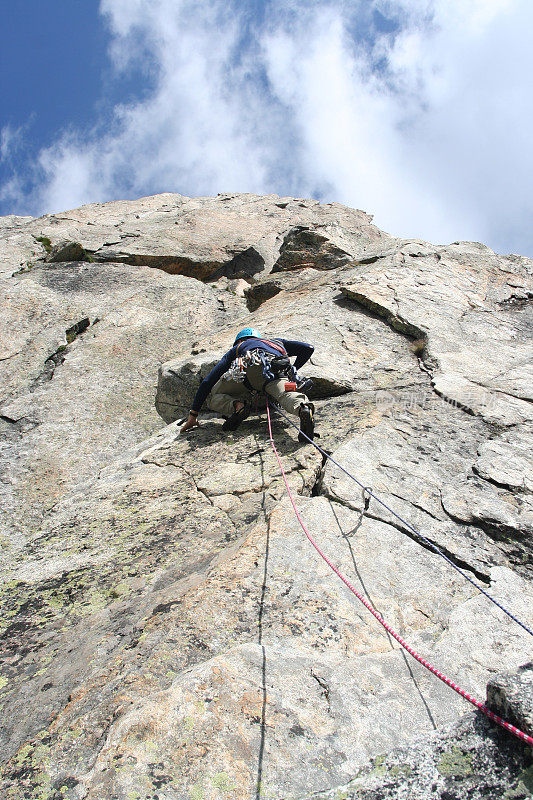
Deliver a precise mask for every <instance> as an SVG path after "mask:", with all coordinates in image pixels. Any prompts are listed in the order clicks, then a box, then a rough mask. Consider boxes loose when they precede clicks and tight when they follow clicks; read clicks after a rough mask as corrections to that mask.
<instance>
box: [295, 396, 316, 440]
mask: <svg viewBox="0 0 533 800" xmlns="http://www.w3.org/2000/svg"><path fill="white" fill-rule="evenodd" d="M314 411H315V407H314V405H313V404H312V403H302V405H301V406H300V411H299V416H300V433H299V434H298V441H299V442H307V441H309V439H312V438H313V436H314V433H315V415H314Z"/></svg>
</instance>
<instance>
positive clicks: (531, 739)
mask: <svg viewBox="0 0 533 800" xmlns="http://www.w3.org/2000/svg"><path fill="white" fill-rule="evenodd" d="M266 411H267V421H268V433H269V439H270V444H271V445H272V449H273V451H274V454H275V456H276V460H277V462H278V465H279V468H280V471H281V474H282V477H283V481H284V483H285V488H286V489H287V494H288V496H289V500H290V502H291V505H292V507H293V509H294V513H295V514H296V518H297V520H298V522H299V523H300V526H301V528H302V530H303V532H304V533H305V535H306V537H307V539H308V540H309V542H310V543H311V544H312V545H313V547H314V548H315V550H316V551H317V553H318V554H319V555H320V556H321V558H322V559H323V560H324V561H325V562H326V564H327V565H328V566H329V567H330V569H332V570H333V572H334V573H335V574H336V575H337V577H338V578H340V580H341V581H342V582H343V583H344V585H345V586H346V587H347V588H348V589H349V590H350V591H351V592H352V594H354V595H355V596H356V597H357V599H358V600H360V601H361V603H362V604H363V605H364V606H365V608H367V609H368V611H370V613H371V614H372V615H373V616H374V617H375V618H376V619H377V621H378V622H379V623H380V625H382V626H383V627H384V628H385V630H386V631H388V633H389V634H390V635H391V636H392V637H393V638H394V639H396V641H397V642H398V643H399V644H400V645H401V646H402V647H403V648H404V650H407V652H408V653H409V655H411V656H412V657H413V658H414V659H415V660H416V661H418V662H419V663H420V664H422V666H424V667H425V668H426V669H428V670H429V671H430V672H432V673H433V675H436V676H437V678H439V679H440V680H441V681H442V682H443V683H445V684H446V685H447V686H449V687H450V689H453V690H454V691H455V692H457V694H459V695H460V696H461V697H462V698H463V699H465V700H468V702H469V703H472V705H474V706H475V707H476V708H478V709H479V710H480V711H481V712H482V713H483V714H485V716H486V717H488V718H489V719H490V720H492V722H496V723H497V724H498V725H500V727H502V728H504V729H505V730H507V731H509V732H510V733H512V734H513V735H514V736H516V737H518V738H519V739H521V740H522V741H523V742H526V743H527V744H529V745H531V746H533V736H529V735H528V734H527V733H524V731H521V730H520V729H519V728H517V727H516V726H515V725H511V723H510V722H507V721H506V720H504V719H502V718H501V717H499V716H498V715H497V714H495V713H494V712H493V711H491V710H490V709H489V708H487V706H486V705H485V704H484V703H482V702H481V701H480V700H477V699H476V698H475V697H473V696H472V695H471V694H469V693H468V692H467V691H466V690H465V689H462V688H461V687H460V686H458V685H457V684H456V683H454V682H453V681H452V680H450V679H449V678H447V677H446V675H444V673H442V672H440V671H439V670H438V669H436V668H435V667H433V666H432V665H431V664H430V663H429V662H428V661H426V660H425V659H424V658H422V656H420V655H419V654H418V653H417V652H416V651H415V650H413V648H412V647H411V646H410V645H408V644H407V642H406V641H404V639H402V638H401V636H400V635H399V634H397V633H396V631H395V630H394V629H393V628H391V626H390V625H389V624H388V623H387V622H385V620H384V619H383V617H382V616H381V614H379V613H378V612H377V611H376V610H375V609H374V608H373V606H372V605H371V604H370V603H369V601H368V600H367V599H366V598H365V597H363V595H361V594H360V593H359V592H358V591H357V589H355V588H354V587H353V586H352V584H351V583H350V582H349V581H348V580H347V578H345V577H344V575H343V574H342V573H341V572H340V571H339V570H338V569H337V567H336V566H335V565H334V564H333V563H332V562H331V561H330V560H329V558H328V557H327V556H326V554H325V553H323V551H322V550H321V549H320V547H319V546H318V545H317V543H316V542H315V540H314V539H313V538H312V536H311V534H310V533H309V531H308V530H307V528H306V526H305V523H304V521H303V520H302V517H301V516H300V512H299V511H298V508H297V507H296V503H295V502H294V498H293V496H292V492H291V490H290V487H289V483H288V481H287V476H286V474H285V470H284V469H283V464H282V463H281V458H280V456H279V453H278V450H277V448H276V445H275V443H274V437H273V435H272V422H271V418H270V401H269V400H268V398H267V406H266ZM276 411H278V413H282V412H280V411H279V408H276ZM282 416H283V417H285V419H288V417H286V416H285V414H283V413H282ZM288 421H289V422H290V423H291V425H293V423H292V421H291V420H288ZM293 427H296V426H295V425H293ZM309 441H310V442H311V444H313V445H314V446H315V447H316V448H317V450H319V451H320V452H321V453H323V454H324V455H325V456H328V458H331V456H329V455H328V453H326V452H325V451H324V450H322V448H320V447H319V446H318V445H316V444H315V443H314V442H313V441H312V440H311V439H309ZM331 460H332V461H333V463H334V464H336V465H337V466H338V467H339V468H340V469H342V471H343V472H346V470H345V469H344V468H343V467H341V466H340V464H337V462H336V461H334V459H332V458H331ZM346 474H347V475H349V473H348V472H346ZM350 477H351V478H352V479H353V480H354V481H355V482H356V483H357V484H359V485H360V486H361V487H362V488H363V490H364V491H366V493H367V494H368V495H369V496H370V497H373V498H375V499H376V500H378V501H379V502H380V503H381V504H382V505H383V506H385V503H383V502H382V501H381V500H379V498H377V497H376V496H375V495H374V494H373V492H372V491H371V489H369V487H364V486H363V484H362V483H360V482H359V481H358V480H357V479H356V478H354V477H353V476H352V475H350ZM385 508H388V506H385ZM390 510H391V509H389V511H390ZM392 513H393V514H394V515H395V516H396V517H398V515H397V514H395V512H392ZM398 518H399V519H401V518H400V517H398ZM402 522H404V524H406V523H405V521H404V520H402ZM409 527H410V528H412V526H411V525H409ZM413 530H414V529H413ZM415 533H416V531H415ZM426 541H427V540H426ZM438 552H440V551H438ZM442 555H444V554H442ZM445 557H446V556H445ZM447 560H448V561H449V560H450V559H447ZM452 563H453V562H452ZM460 571H461V570H460ZM461 574H464V573H463V572H462V571H461ZM465 577H468V576H465ZM469 580H470V579H469ZM471 583H473V581H471ZM474 585H476V584H474ZM478 588H479V587H478ZM481 591H483V590H481ZM484 594H486V593H485V592H484ZM487 596H488V597H489V599H491V600H493V598H491V597H490V595H487ZM493 602H495V603H496V605H498V606H499V603H497V602H496V601H495V600H493ZM500 608H502V606H500ZM502 610H503V611H505V609H503V608H502ZM506 613H507V614H509V612H507V611H506ZM509 616H511V617H512V615H511V614H509ZM512 618H513V619H515V621H516V622H519V621H518V620H516V618H515V617H512ZM519 624H520V625H522V627H523V628H525V629H526V630H527V631H528V633H531V631H530V630H529V628H527V627H526V626H525V625H523V623H521V622H519Z"/></svg>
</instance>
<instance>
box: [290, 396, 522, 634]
mask: <svg viewBox="0 0 533 800" xmlns="http://www.w3.org/2000/svg"><path fill="white" fill-rule="evenodd" d="M276 412H277V413H278V414H280V415H281V416H282V417H284V419H286V420H287V422H288V423H289V425H292V427H293V428H296V430H298V431H299V433H300V434H301V435H302V436H304V437H305V438H306V439H307V441H308V442H309V444H312V445H313V447H316V449H317V450H318V451H319V452H320V453H322V455H323V456H324V457H325V458H328V459H329V460H330V461H331V462H332V464H335V466H336V467H338V468H339V469H340V470H341V471H342V472H344V474H345V475H347V476H348V478H350V479H351V480H352V481H354V482H355V483H356V484H357V485H358V486H359V487H360V488H361V489H364V490H365V491H366V493H367V495H368V496H369V497H371V498H372V499H373V500H376V501H377V502H378V503H379V504H380V505H381V506H383V508H386V509H387V511H389V512H390V513H391V514H392V515H393V516H394V517H396V519H397V520H399V521H400V522H402V523H403V524H404V525H405V527H406V528H409V530H410V531H412V532H413V533H414V534H415V535H416V537H417V539H420V541H422V542H424V544H427V546H428V547H429V548H430V549H431V550H433V552H434V553H437V555H439V556H441V557H442V558H443V559H444V560H445V561H447V562H448V564H450V566H452V567H453V568H454V570H456V571H457V572H458V573H459V574H460V575H462V576H463V578H466V580H467V581H468V582H469V583H471V584H472V586H475V588H476V589H477V590H478V591H479V592H481V594H484V595H485V597H486V598H487V599H488V600H490V601H491V603H494V605H495V606H498V608H499V609H500V610H501V611H503V612H504V613H505V614H507V616H508V617H510V618H511V619H512V620H514V621H515V622H516V623H517V625H520V627H521V628H523V629H524V630H525V631H527V633H529V634H530V636H533V631H532V630H531V628H528V626H527V625H526V624H525V623H523V622H522V621H521V620H519V619H518V617H516V616H515V615H514V614H512V613H511V612H510V611H509V610H508V609H507V608H505V606H503V605H502V604H501V603H499V602H498V601H497V600H496V599H495V598H494V597H492V595H491V594H489V592H487V591H486V590H485V589H483V587H482V586H480V585H479V584H478V583H476V582H475V580H473V579H472V578H471V577H470V576H469V575H467V574H466V572H464V570H462V569H461V567H458V566H457V564H454V562H453V561H452V559H451V558H448V556H447V555H446V553H443V552H442V550H441V549H440V548H439V547H437V545H436V544H434V543H433V542H432V541H431V540H430V539H426V537H425V536H423V535H422V534H421V533H420V531H418V530H417V529H416V528H415V527H414V526H413V525H411V523H410V522H407V520H406V519H404V518H403V517H401V516H400V515H399V514H397V513H396V511H394V510H393V509H392V508H390V506H388V505H387V504H386V503H385V502H384V501H383V500H381V498H379V497H378V496H377V495H376V494H374V492H373V491H372V490H371V489H370V488H369V487H365V486H364V485H363V484H362V483H361V481H359V480H357V478H356V477H355V476H354V475H352V474H351V473H350V472H348V470H347V469H345V468H344V467H343V466H342V464H339V462H338V461H335V459H334V458H333V456H331V455H330V454H329V453H328V452H326V450H323V449H322V448H321V447H320V446H319V445H318V444H317V443H316V442H314V441H313V440H312V439H310V438H309V436H305V434H302V432H301V431H300V430H299V428H298V426H297V425H295V424H294V422H293V421H292V420H291V419H289V417H288V416H287V415H286V414H284V413H283V411H282V410H281V409H280V408H279V406H276Z"/></svg>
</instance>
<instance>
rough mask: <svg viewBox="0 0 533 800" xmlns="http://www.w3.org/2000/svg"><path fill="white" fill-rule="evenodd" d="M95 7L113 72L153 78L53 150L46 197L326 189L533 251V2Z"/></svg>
mask: <svg viewBox="0 0 533 800" xmlns="http://www.w3.org/2000/svg"><path fill="white" fill-rule="evenodd" d="M101 10H102V13H103V14H104V15H105V19H106V20H107V24H108V25H109V28H110V30H111V32H112V36H113V43H112V49H111V55H112V59H113V63H114V66H115V68H116V70H117V72H120V71H121V72H126V73H127V72H128V70H130V69H132V68H133V67H135V68H136V69H137V70H138V69H139V68H140V69H141V70H146V71H147V72H148V73H149V74H150V75H151V77H152V81H153V84H154V89H153V91H152V93H151V94H150V96H149V97H148V98H146V99H143V100H140V101H138V102H136V103H132V104H131V105H125V106H120V107H117V108H116V109H115V113H114V119H113V121H112V124H111V127H109V128H108V129H107V130H103V129H102V127H98V128H95V130H94V131H93V132H92V133H91V134H89V135H87V134H84V133H83V132H81V131H75V130H70V131H69V133H67V134H64V135H63V136H62V137H61V138H60V139H58V141H56V142H55V143H54V144H53V145H52V146H51V147H49V148H47V149H46V150H44V151H43V152H41V154H40V159H39V165H40V170H41V178H40V180H41V184H40V191H39V192H38V193H37V198H38V199H37V201H36V203H37V205H36V207H35V209H34V210H36V211H45V210H46V211H49V210H60V209H64V208H67V207H72V206H75V205H78V204H80V203H83V202H89V201H96V200H98V201H102V200H107V199H115V198H117V197H134V196H138V195H141V194H147V193H150V192H156V191H178V192H181V193H183V194H192V195H197V194H216V193H217V192H225V191H251V192H258V193H267V192H277V193H279V194H300V195H307V196H309V195H318V194H319V195H321V196H323V197H324V199H327V200H337V201H340V202H344V203H346V204H347V205H352V206H356V207H359V208H364V209H365V210H367V211H370V212H371V213H374V214H375V215H376V222H377V223H378V224H379V225H380V226H381V227H383V228H385V229H386V230H390V231H391V232H393V233H395V234H398V235H403V236H418V237H422V238H427V239H430V240H433V241H436V242H437V241H438V242H442V241H447V240H454V239H458V238H470V239H478V240H482V241H485V242H487V243H489V244H491V245H492V246H493V247H495V248H496V249H500V250H507V251H509V250H514V251H515V252H516V251H522V252H528V253H531V254H533V239H532V235H531V233H530V225H529V220H530V218H531V215H532V211H533V208H532V206H533V202H532V200H531V196H530V195H531V192H530V186H531V177H532V172H533V150H532V148H531V147H530V145H529V130H530V128H531V123H532V122H533V99H532V96H531V91H530V88H529V84H530V75H531V73H532V66H533V64H532V60H533V47H532V42H531V38H532V35H531V31H532V30H533V5H532V4H531V2H530V0H324V2H321V3H317V4H309V3H308V2H306V1H305V0H270V2H268V3H267V2H266V0H265V2H264V3H262V4H259V3H257V4H247V3H242V2H240V0H233V3H232V2H229V1H228V0H204V1H203V2H202V3H197V2H194V0H102V2H101ZM260 12H261V13H260ZM377 12H379V13H380V14H381V15H383V16H381V17H379V16H376V15H375V13H376V14H377ZM383 17H385V18H387V19H388V20H389V24H388V25H387V24H385V22H384V19H383ZM6 136H7V134H6ZM3 141H4V140H2V142H3ZM6 141H7V140H6ZM6 146H7V144H6ZM20 185H21V184H20V181H19V182H18V183H17V181H16V180H15V181H14V183H13V184H12V186H18V187H19V189H18V191H19V193H20ZM6 192H7V193H9V187H8V186H7V185H6V186H4V189H3V194H4V195H5V194H6ZM34 192H35V187H34Z"/></svg>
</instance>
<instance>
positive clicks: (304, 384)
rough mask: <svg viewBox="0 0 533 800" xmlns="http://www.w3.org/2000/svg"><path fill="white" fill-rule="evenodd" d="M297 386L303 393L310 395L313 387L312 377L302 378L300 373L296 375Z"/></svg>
mask: <svg viewBox="0 0 533 800" xmlns="http://www.w3.org/2000/svg"><path fill="white" fill-rule="evenodd" d="M296 388H297V389H298V391H299V392H301V393H302V394H307V395H308V394H309V392H310V391H311V389H312V388H313V381H312V380H311V378H300V377H299V376H298V375H296Z"/></svg>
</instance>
